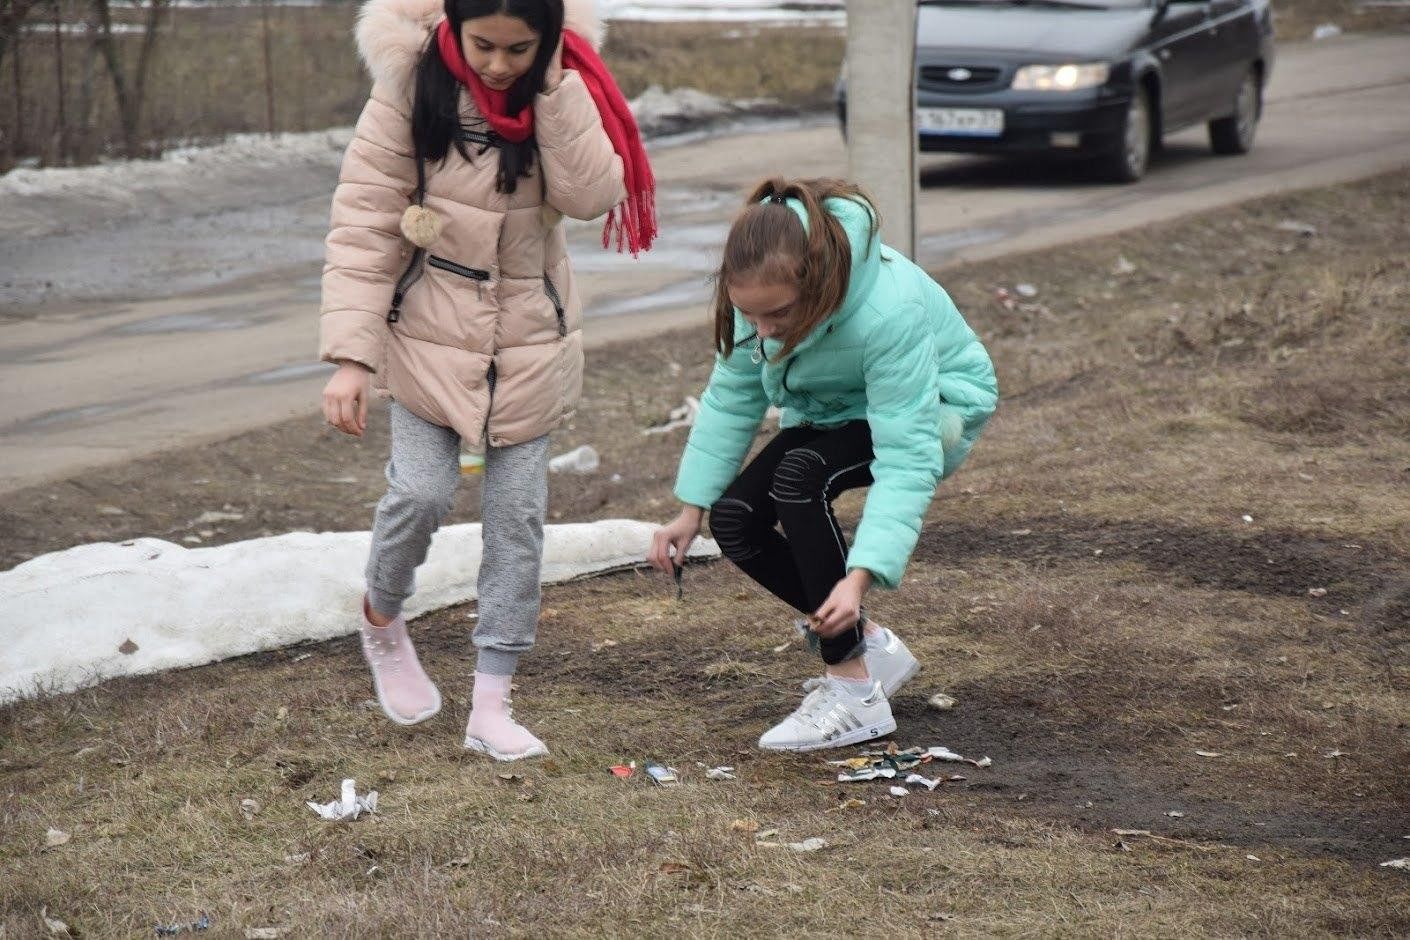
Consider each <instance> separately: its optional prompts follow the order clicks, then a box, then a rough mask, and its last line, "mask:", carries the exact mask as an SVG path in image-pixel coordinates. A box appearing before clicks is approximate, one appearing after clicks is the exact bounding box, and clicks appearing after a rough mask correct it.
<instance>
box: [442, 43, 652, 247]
mask: <svg viewBox="0 0 1410 940" xmlns="http://www.w3.org/2000/svg"><path fill="white" fill-rule="evenodd" d="M436 44H437V47H438V48H439V50H440V53H441V61H443V62H445V64H446V68H448V69H450V73H451V74H452V75H454V76H455V77H456V79H458V80H459V81H460V83H461V84H462V85H464V86H465V87H466V88H467V89H468V90H469V92H470V97H471V98H473V99H474V101H475V107H476V108H478V109H479V110H480V114H482V115H484V118H485V120H486V121H487V122H488V123H489V125H490V127H491V128H493V129H494V132H495V133H496V134H498V135H499V136H501V137H503V138H504V139H505V140H508V141H512V142H514V143H516V144H517V143H522V142H523V141H525V140H528V138H529V135H530V134H532V133H533V131H534V108H533V105H529V106H527V107H525V108H524V110H522V111H520V112H519V113H518V114H513V115H511V114H509V113H508V108H509V91H508V90H505V91H496V90H495V89H493V88H490V87H488V86H486V85H485V83H484V82H483V81H481V80H480V76H479V75H476V74H475V72H474V71H473V70H472V69H471V68H470V66H469V64H468V63H467V62H466V61H465V54H464V53H463V52H462V51H461V49H460V39H459V37H458V36H456V35H455V31H454V30H453V29H452V28H451V25H450V21H449V20H441V25H440V26H439V27H438V28H437V31H436ZM563 68H564V69H572V70H573V71H575V72H577V73H578V75H579V76H580V77H581V78H582V80H583V84H584V85H586V86H587V90H588V93H589V94H591V95H592V100H593V103H595V104H596V105H597V113H598V115H599V116H600V117H601V119H602V129H603V130H605V131H606V132H607V138H608V140H610V141H611V142H612V149H613V150H615V151H616V152H617V156H619V157H621V158H622V171H623V181H624V182H625V184H626V189H627V198H626V200H625V201H624V202H623V203H622V204H621V205H619V206H617V207H615V208H614V209H612V210H611V211H610V212H608V213H607V224H606V226H604V227H603V229H602V247H604V248H606V247H607V246H608V245H610V244H611V243H612V239H613V236H614V234H615V236H616V241H617V250H618V251H621V250H622V249H623V248H626V249H627V250H628V251H630V252H631V253H632V255H633V256H635V255H636V254H637V253H639V252H642V251H647V250H649V249H650V248H651V243H652V241H654V240H655V238H656V178H655V176H654V175H653V174H652V172H651V162H650V161H649V160H648V159H647V156H646V148H645V147H644V146H643V145H642V142H641V132H640V131H639V130H638V129H637V126H636V118H634V117H633V116H632V111H631V108H629V107H628V106H627V99H626V98H624V97H622V91H621V89H620V88H618V87H617V81H616V79H614V78H613V77H612V73H611V72H609V71H608V70H607V64H606V63H605V62H603V61H602V57H601V56H599V55H598V54H597V51H596V50H595V49H593V48H592V44H591V43H589V42H588V41H587V40H586V39H584V38H583V37H581V36H579V35H578V34H577V33H575V32H573V31H572V30H571V29H564V30H563Z"/></svg>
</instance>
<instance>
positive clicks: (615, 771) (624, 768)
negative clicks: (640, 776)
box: [607, 761, 636, 780]
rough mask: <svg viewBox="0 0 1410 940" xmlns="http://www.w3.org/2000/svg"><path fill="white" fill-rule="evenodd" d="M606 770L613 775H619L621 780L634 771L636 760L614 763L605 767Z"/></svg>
mask: <svg viewBox="0 0 1410 940" xmlns="http://www.w3.org/2000/svg"><path fill="white" fill-rule="evenodd" d="M607 772H608V773H609V774H611V775H612V776H614V777H621V778H622V779H623V780H625V779H627V778H628V777H630V776H631V775H632V774H634V773H636V761H632V762H631V763H630V764H615V765H613V766H611V767H608V768H607Z"/></svg>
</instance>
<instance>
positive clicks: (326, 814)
mask: <svg viewBox="0 0 1410 940" xmlns="http://www.w3.org/2000/svg"><path fill="white" fill-rule="evenodd" d="M307 805H308V808H309V809H311V810H313V811H314V812H315V813H317V814H318V815H320V816H322V817H323V818H324V819H326V820H328V821H329V822H350V821H352V820H354V819H357V818H358V817H359V816H361V815H362V814H363V813H375V812H377V791H376V790H370V791H368V793H367V795H366V796H358V795H357V784H356V782H355V781H354V780H353V779H352V778H351V777H349V778H348V779H346V780H344V781H343V795H342V798H341V799H337V800H334V801H333V802H331V803H315V802H313V801H312V800H309V801H308V804H307Z"/></svg>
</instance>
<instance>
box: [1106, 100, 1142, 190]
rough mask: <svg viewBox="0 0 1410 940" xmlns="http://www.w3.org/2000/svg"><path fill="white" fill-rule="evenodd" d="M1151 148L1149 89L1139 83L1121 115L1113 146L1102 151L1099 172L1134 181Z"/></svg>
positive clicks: (1137, 177)
mask: <svg viewBox="0 0 1410 940" xmlns="http://www.w3.org/2000/svg"><path fill="white" fill-rule="evenodd" d="M1154 149H1155V121H1154V119H1153V115H1152V114H1151V96H1150V92H1148V91H1147V90H1146V89H1144V88H1139V87H1138V88H1137V89H1136V92H1135V94H1133V95H1132V96H1131V104H1130V105H1129V106H1128V107H1127V109H1126V114H1125V115H1124V116H1123V117H1122V120H1121V132H1120V134H1119V135H1118V138H1117V144H1116V146H1115V147H1112V148H1111V149H1109V150H1108V151H1107V152H1106V153H1104V154H1103V155H1102V176H1103V177H1104V178H1105V179H1108V180H1111V181H1112V182H1113V183H1134V182H1136V181H1137V180H1139V179H1140V178H1141V177H1143V176H1145V175H1146V169H1147V167H1149V166H1150V159H1151V151H1153V150H1154Z"/></svg>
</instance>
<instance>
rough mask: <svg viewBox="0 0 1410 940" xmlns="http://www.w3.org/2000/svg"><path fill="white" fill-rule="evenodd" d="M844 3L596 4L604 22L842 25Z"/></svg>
mask: <svg viewBox="0 0 1410 940" xmlns="http://www.w3.org/2000/svg"><path fill="white" fill-rule="evenodd" d="M845 6H846V4H845V2H844V0H598V9H599V10H600V11H601V13H602V17H603V19H607V20H645V21H649V22H655V23H668V22H701V21H708V22H714V23H721V22H729V23H734V22H750V23H767V24H770V25H780V24H785V23H803V22H806V23H824V24H828V25H838V26H840V25H842V24H843V23H844V22H846V15H847V14H846V10H845Z"/></svg>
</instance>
